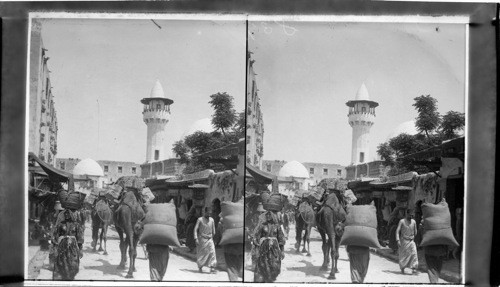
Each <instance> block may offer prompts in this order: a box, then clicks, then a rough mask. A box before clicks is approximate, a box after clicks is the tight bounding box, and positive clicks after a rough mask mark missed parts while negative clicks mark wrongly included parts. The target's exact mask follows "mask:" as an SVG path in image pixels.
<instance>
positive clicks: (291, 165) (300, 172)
mask: <svg viewBox="0 0 500 287" xmlns="http://www.w3.org/2000/svg"><path fill="white" fill-rule="evenodd" d="M278 176H281V177H299V178H309V172H308V171H307V168H306V167H305V166H304V165H303V164H301V163H300V162H298V161H296V160H293V161H290V162H287V163H286V164H285V165H284V166H283V167H282V168H281V169H280V172H279V174H278Z"/></svg>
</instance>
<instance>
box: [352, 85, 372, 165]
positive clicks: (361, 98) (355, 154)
mask: <svg viewBox="0 0 500 287" xmlns="http://www.w3.org/2000/svg"><path fill="white" fill-rule="evenodd" d="M346 105H347V106H348V107H349V113H348V114H347V116H348V117H349V124H350V125H351V127H352V149H351V150H352V154H351V164H359V163H363V162H365V161H368V160H369V152H370V128H371V127H372V125H373V124H374V120H375V108H376V107H377V106H378V103H377V102H374V101H370V97H369V95H368V90H367V89H366V86H365V84H364V83H363V84H362V85H361V87H360V88H359V90H358V92H357V93H356V99H355V100H353V101H348V102H347V103H346Z"/></svg>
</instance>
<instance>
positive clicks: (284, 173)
mask: <svg viewBox="0 0 500 287" xmlns="http://www.w3.org/2000/svg"><path fill="white" fill-rule="evenodd" d="M278 179H279V181H280V185H279V189H280V193H283V194H285V195H288V196H293V194H292V193H293V192H295V191H297V190H308V189H309V187H311V186H313V185H315V184H314V180H312V179H310V175H309V171H308V170H307V168H306V167H305V166H304V165H303V164H301V163H300V162H298V161H296V160H293V161H290V162H287V163H286V164H285V165H284V166H283V167H282V168H281V169H280V171H279V173H278ZM281 183H284V184H281Z"/></svg>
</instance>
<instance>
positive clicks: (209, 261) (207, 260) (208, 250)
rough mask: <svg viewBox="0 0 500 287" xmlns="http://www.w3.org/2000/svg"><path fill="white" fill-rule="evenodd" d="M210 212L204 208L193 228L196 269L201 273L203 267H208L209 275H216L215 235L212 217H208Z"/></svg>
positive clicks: (207, 208)
mask: <svg viewBox="0 0 500 287" xmlns="http://www.w3.org/2000/svg"><path fill="white" fill-rule="evenodd" d="M211 213H212V212H211V210H210V208H209V207H205V213H204V215H203V217H200V218H198V221H196V225H195V227H194V241H195V242H196V257H197V260H196V262H197V263H198V269H199V270H200V272H203V270H202V268H203V266H208V267H210V272H211V273H216V271H215V267H216V265H217V259H216V255H215V244H214V240H213V237H214V235H215V224H214V220H213V218H212V217H210V214H211Z"/></svg>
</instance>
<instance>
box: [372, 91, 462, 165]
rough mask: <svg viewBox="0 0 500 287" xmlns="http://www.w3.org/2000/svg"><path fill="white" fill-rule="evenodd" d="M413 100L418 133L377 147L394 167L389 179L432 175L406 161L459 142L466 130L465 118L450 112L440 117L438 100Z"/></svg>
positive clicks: (400, 135) (386, 161) (430, 98)
mask: <svg viewBox="0 0 500 287" xmlns="http://www.w3.org/2000/svg"><path fill="white" fill-rule="evenodd" d="M414 100H415V103H414V104H413V106H414V107H415V109H416V110H417V112H418V116H417V118H416V121H415V126H416V128H417V130H418V131H419V133H418V134H416V135H409V134H406V133H403V134H399V135H397V136H395V137H393V138H391V139H389V140H388V141H387V142H384V143H381V144H380V145H379V146H378V147H377V153H378V155H379V156H380V157H381V158H382V159H383V160H384V161H385V164H387V165H389V166H391V170H390V172H389V175H395V174H401V173H404V172H409V171H416V172H418V173H425V172H429V170H428V168H427V167H425V166H419V165H415V164H414V162H413V161H411V160H408V159H405V158H404V157H406V156H408V155H410V154H413V153H416V152H418V151H421V150H424V149H427V148H430V147H433V146H437V145H439V144H441V143H442V142H443V141H444V140H449V139H453V138H456V137H458V131H460V130H463V129H464V127H465V114H463V113H459V112H456V111H449V112H447V113H446V114H445V115H444V116H443V117H441V116H440V115H439V113H438V111H437V100H436V99H434V98H433V97H431V96H430V95H427V96H423V95H422V96H420V97H416V98H414Z"/></svg>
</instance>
